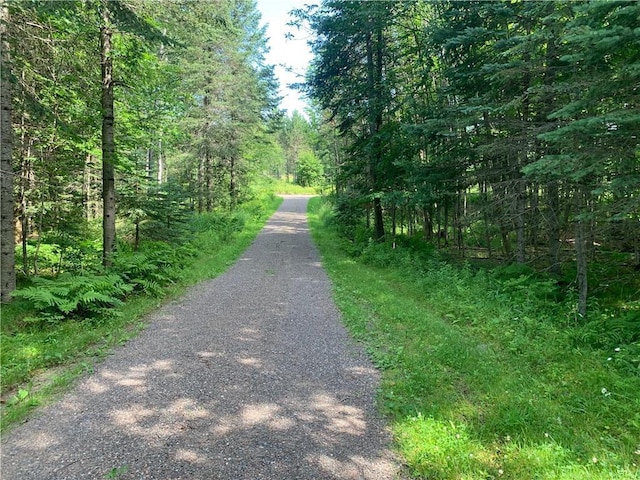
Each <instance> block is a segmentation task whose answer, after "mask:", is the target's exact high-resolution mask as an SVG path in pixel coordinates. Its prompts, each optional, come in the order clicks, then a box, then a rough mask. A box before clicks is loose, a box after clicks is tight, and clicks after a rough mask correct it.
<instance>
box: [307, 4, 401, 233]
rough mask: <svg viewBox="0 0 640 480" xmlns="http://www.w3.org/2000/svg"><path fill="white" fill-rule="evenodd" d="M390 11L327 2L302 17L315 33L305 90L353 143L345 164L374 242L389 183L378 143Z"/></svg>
mask: <svg viewBox="0 0 640 480" xmlns="http://www.w3.org/2000/svg"><path fill="white" fill-rule="evenodd" d="M393 9H394V3H393V2H368V3H361V2H333V1H329V2H326V3H325V4H323V6H322V7H321V8H320V10H318V11H316V12H313V13H312V14H310V15H308V16H307V17H306V18H307V20H308V21H309V22H310V23H311V26H312V27H313V28H314V30H315V31H316V33H317V40H316V41H315V42H314V44H313V51H314V53H315V55H316V57H315V60H314V62H313V66H312V68H311V75H310V76H309V78H308V81H307V84H308V88H309V89H310V91H311V94H312V95H313V96H314V97H315V98H316V99H317V100H318V101H319V103H320V105H321V106H322V108H324V109H326V110H327V111H329V112H330V115H331V117H332V119H336V120H337V122H338V125H339V128H340V130H341V132H342V134H343V135H347V134H349V135H353V136H355V138H356V139H357V140H356V141H355V142H354V143H353V150H352V153H351V156H352V160H351V162H350V164H351V167H353V168H354V173H355V171H358V175H359V177H360V179H362V180H363V183H362V184H361V185H359V186H358V187H357V188H358V189H359V190H360V192H361V193H362V194H363V195H367V196H369V197H370V200H371V203H372V204H373V211H374V225H375V227H374V237H375V238H376V239H377V240H383V239H384V235H385V228H384V218H383V210H382V192H383V191H384V190H385V189H386V187H387V184H386V183H387V182H386V181H387V180H388V179H389V178H390V177H391V175H389V173H390V171H389V167H390V166H391V165H390V164H389V163H388V162H386V161H385V160H388V159H389V157H385V155H384V140H383V137H384V136H385V132H384V129H385V126H386V121H387V120H388V118H389V117H390V114H391V112H392V111H393V108H394V107H393V105H394V103H393V91H392V87H391V83H392V77H391V76H390V75H389V73H390V72H392V71H393V70H392V67H391V65H389V64H390V62H391V60H392V58H393V55H392V54H391V50H390V45H391V41H390V40H389V39H388V38H387V37H388V35H389V25H390V22H391V20H392V18H393ZM300 15H303V14H302V13H300ZM303 16H304V15H303ZM354 178H355V176H354Z"/></svg>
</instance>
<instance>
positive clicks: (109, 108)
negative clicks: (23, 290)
mask: <svg viewBox="0 0 640 480" xmlns="http://www.w3.org/2000/svg"><path fill="white" fill-rule="evenodd" d="M2 15H3V17H2V29H3V37H2V38H3V39H2V42H3V49H2V52H3V68H2V75H3V76H2V82H3V83H2V92H3V96H2V112H3V116H2V119H3V130H2V131H3V134H2V145H3V150H2V168H1V170H2V182H3V183H2V188H3V194H2V199H3V210H2V212H3V213H2V219H3V222H2V225H3V234H2V235H3V236H2V239H3V242H2V246H3V251H2V258H3V262H2V266H3V271H2V279H3V280H2V299H3V301H8V300H10V298H11V297H10V292H11V291H12V290H13V289H14V287H15V284H16V278H17V279H18V284H19V285H20V281H22V280H25V279H28V278H31V277H38V276H42V275H44V276H52V275H54V276H57V275H59V274H61V273H63V272H79V271H83V270H86V269H87V268H88V269H95V268H97V267H99V266H100V265H103V266H104V267H110V266H111V264H112V263H114V262H116V263H117V258H116V257H117V255H116V254H115V252H116V251H117V250H118V244H119V243H121V245H120V250H122V249H123V248H125V245H126V246H128V247H130V248H132V249H133V250H135V251H137V250H138V249H139V247H140V243H141V242H143V241H145V240H150V241H153V240H155V241H166V240H169V239H172V238H175V237H176V232H177V231H179V230H180V225H182V224H184V220H185V218H186V217H187V216H188V215H189V214H190V213H191V212H198V213H202V212H211V211H213V210H216V209H227V210H233V209H234V208H235V206H236V205H238V204H241V203H242V202H245V201H247V200H249V199H251V198H252V196H253V193H252V190H251V182H252V181H253V180H255V179H257V178H266V177H264V175H265V174H268V175H270V177H273V178H284V177H285V176H286V178H288V179H290V180H293V179H295V181H296V183H299V184H301V185H307V186H308V185H310V184H311V183H316V182H317V180H318V179H319V177H320V175H321V171H322V170H321V163H320V161H319V160H318V159H317V158H316V156H315V153H314V149H313V148H312V145H313V144H314V143H316V142H317V140H316V139H315V138H314V135H313V134H312V129H311V126H310V124H309V122H308V121H307V120H306V118H304V117H303V116H302V115H300V114H299V113H297V112H294V113H293V115H291V116H287V115H284V113H283V112H282V111H279V110H278V98H277V89H278V84H277V80H276V78H275V77H274V75H273V66H269V65H266V64H265V61H264V54H265V52H266V49H267V44H266V37H265V33H264V26H261V25H260V14H259V12H258V11H257V10H256V7H255V5H254V2H251V1H231V0H229V1H226V0H221V1H215V2H188V1H186V2H175V1H166V2H148V1H132V2H119V1H113V2H111V1H102V2H101V1H89V2H85V1H65V2H51V1H15V2H5V3H4V4H3V9H2ZM299 157H300V158H301V160H300V162H299V168H300V171H298V170H297V169H298V158H299ZM12 219H13V220H12ZM116 230H118V235H117V236H116ZM14 239H15V242H14ZM14 243H15V244H16V245H17V246H18V248H17V249H16V250H15V257H14V256H13V255H14V248H13V246H14ZM125 249H126V248H125Z"/></svg>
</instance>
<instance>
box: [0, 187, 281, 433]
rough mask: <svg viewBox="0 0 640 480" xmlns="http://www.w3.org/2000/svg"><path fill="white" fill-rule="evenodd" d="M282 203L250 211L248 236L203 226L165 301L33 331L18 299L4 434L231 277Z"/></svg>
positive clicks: (7, 351) (4, 343) (0, 354)
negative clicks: (160, 316)
mask: <svg viewBox="0 0 640 480" xmlns="http://www.w3.org/2000/svg"><path fill="white" fill-rule="evenodd" d="M281 201H282V199H281V198H277V197H275V196H264V197H262V200H261V201H253V202H251V203H249V204H247V205H244V206H243V207H242V208H241V210H240V212H238V213H236V214H235V216H234V217H233V221H235V222H236V223H238V225H242V227H241V229H240V230H233V229H230V228H226V226H224V227H225V228H222V227H221V226H220V218H214V216H213V215H209V214H204V215H202V216H200V217H198V218H196V221H197V222H200V225H196V227H198V228H197V231H198V233H197V234H196V237H195V238H194V239H193V247H194V251H195V252H197V254H196V256H194V257H192V258H191V259H190V262H189V264H188V265H187V266H186V267H185V268H183V269H182V274H181V275H180V277H179V279H178V280H177V281H176V282H174V283H172V284H170V285H169V286H167V287H164V288H163V294H162V295H161V297H152V296H134V297H130V298H128V299H127V301H126V302H125V303H124V305H122V306H121V307H119V308H118V309H117V314H116V315H110V316H108V317H105V318H101V317H98V318H95V319H91V320H67V321H63V322H57V323H52V324H47V323H44V324H43V323H38V324H32V323H29V322H25V321H24V319H25V318H26V317H28V316H29V315H31V314H32V313H33V312H32V309H31V305H30V304H29V303H28V302H26V301H25V300H23V299H15V300H14V301H13V302H12V303H11V304H8V305H3V306H2V310H1V315H2V328H1V331H0V340H1V351H0V372H1V379H2V382H1V385H2V399H3V402H2V406H1V415H2V417H1V418H2V424H1V429H2V430H3V431H4V430H5V429H6V428H8V427H10V426H12V425H15V424H16V422H19V421H23V420H24V418H25V417H26V416H27V415H28V414H29V412H31V411H32V410H33V409H34V408H35V407H37V406H38V405H41V404H43V403H47V402H48V401H50V399H51V398H52V397H53V396H55V395H56V394H57V393H59V392H62V391H64V390H65V389H67V388H68V386H69V385H70V384H71V383H72V382H73V381H74V380H75V379H76V378H77V377H78V375H81V374H82V373H84V372H87V371H91V370H92V369H93V365H94V363H95V362H96V361H99V360H100V358H102V357H104V356H105V355H106V354H107V353H108V352H109V351H110V350H111V349H113V347H115V346H117V345H121V344H122V343H124V342H126V341H127V340H129V339H130V338H132V337H133V336H135V335H136V334H137V333H138V332H140V330H141V329H143V328H144V327H145V323H144V315H145V314H147V313H149V312H151V311H152V310H154V309H156V308H157V307H159V306H160V305H161V304H162V303H163V302H166V301H167V300H169V299H172V298H176V297H178V296H179V295H180V294H182V293H183V292H184V291H185V289H186V288H187V287H188V286H190V285H193V284H195V283H197V282H199V281H202V280H205V279H208V278H213V277H215V276H217V275H219V274H220V273H222V272H224V271H225V270H226V269H227V268H228V267H229V266H230V265H232V264H233V262H234V261H235V260H236V259H237V258H238V256H239V255H240V254H241V253H242V252H243V251H244V250H245V249H246V248H247V247H248V246H249V245H250V244H251V242H252V241H253V239H254V238H255V237H256V235H257V234H258V232H259V231H260V230H261V229H262V227H263V225H264V223H265V221H266V220H267V219H268V218H269V217H270V216H271V214H272V213H273V212H274V211H275V210H276V209H277V207H278V205H279V204H280V203H281ZM216 222H217V223H216ZM238 228H240V227H238Z"/></svg>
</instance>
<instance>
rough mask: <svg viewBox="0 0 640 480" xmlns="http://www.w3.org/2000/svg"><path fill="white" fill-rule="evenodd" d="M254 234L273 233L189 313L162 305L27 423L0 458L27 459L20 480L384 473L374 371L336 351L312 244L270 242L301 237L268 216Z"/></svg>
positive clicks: (294, 221)
mask: <svg viewBox="0 0 640 480" xmlns="http://www.w3.org/2000/svg"><path fill="white" fill-rule="evenodd" d="M263 233H265V234H267V235H269V234H274V235H273V236H271V237H268V239H267V240H266V241H265V240H264V237H263V239H262V240H260V239H259V240H258V241H257V242H256V244H257V245H258V248H262V247H263V246H265V245H267V247H266V248H265V250H264V251H263V252H261V253H260V254H259V255H255V258H254V255H253V254H252V253H251V252H249V253H248V254H247V255H246V257H245V258H246V262H245V263H241V264H238V265H236V266H235V269H236V270H241V269H244V270H242V271H241V274H240V275H238V276H235V277H233V278H232V279H231V280H227V283H226V284H224V285H222V284H221V283H218V284H216V285H215V286H213V285H211V286H209V287H206V288H205V287H204V286H203V287H199V288H200V289H198V288H196V289H195V292H196V293H195V295H192V298H191V299H190V300H189V301H192V300H193V299H195V300H196V301H195V302H193V303H194V306H193V307H191V306H188V305H187V302H186V301H185V302H184V303H181V302H172V303H171V304H168V305H167V306H165V307H163V308H164V309H166V310H168V311H161V312H159V313H158V315H157V318H154V319H152V321H151V323H150V327H149V328H148V329H147V331H146V332H145V333H143V335H142V336H141V338H139V339H136V340H134V341H132V342H131V343H130V344H128V345H127V346H125V347H124V348H122V349H121V350H120V351H119V352H116V354H115V355H113V356H111V357H108V358H107V359H106V360H105V362H104V364H102V365H99V366H98V367H97V368H96V372H95V373H94V374H93V375H91V376H89V377H87V378H85V379H84V380H83V381H82V382H80V383H79V385H78V388H77V389H76V390H75V392H73V394H72V395H70V398H65V399H64V401H63V402H60V404H57V405H56V408H52V409H49V410H48V411H47V415H48V418H46V419H35V420H34V421H33V423H31V424H30V425H29V428H30V433H29V436H28V438H20V439H19V440H18V441H16V442H14V444H13V445H12V449H13V450H12V453H10V454H8V455H7V457H9V456H15V455H16V453H14V452H15V451H17V450H22V452H21V453H20V455H21V456H22V455H24V456H25V457H28V458H29V464H30V465H31V466H33V471H34V472H37V474H35V475H36V476H28V475H27V476H26V477H24V478H29V479H35V478H74V479H83V478H87V479H93V478H106V476H107V475H109V474H110V472H113V471H115V470H113V468H114V467H125V466H126V467H127V472H126V473H124V474H123V478H158V479H160V478H176V479H177V478H203V479H205V478H225V479H226V478H228V479H234V480H249V479H251V480H253V479H255V478H272V479H280V478H282V479H286V478H296V479H314V480H315V479H318V480H321V479H351V478H353V479H366V480H382V479H391V478H396V477H395V472H397V465H396V463H395V462H394V458H393V455H392V454H391V453H390V451H389V450H388V449H387V442H388V441H389V440H390V436H389V435H388V432H386V431H385V430H384V428H383V427H382V426H381V423H380V421H379V418H378V417H377V416H376V415H375V413H374V409H373V394H374V392H375V390H374V386H373V379H375V378H377V372H376V370H375V369H373V368H372V367H371V366H370V365H369V364H368V363H367V362H362V361H361V358H360V357H358V358H355V357H357V355H356V354H355V350H353V351H352V350H351V347H347V349H346V352H347V353H345V351H344V350H343V345H342V343H340V342H343V340H344V339H343V338H342V337H341V336H340V335H342V334H343V332H344V331H343V330H341V327H340V326H339V324H338V323H337V319H336V318H334V315H335V316H337V312H335V311H334V307H332V305H331V303H330V301H329V300H328V299H329V292H327V291H324V289H326V285H328V281H327V280H326V279H325V277H323V275H322V272H318V270H320V269H321V268H322V267H321V264H320V262H319V261H318V259H317V256H316V255H315V252H314V251H312V250H310V249H311V248H312V245H311V244H310V243H308V240H307V239H306V238H305V237H302V239H303V241H302V242H299V241H298V240H294V239H293V238H287V237H278V236H277V235H285V236H286V235H294V234H298V233H301V234H302V233H304V234H305V235H306V234H307V229H306V218H305V214H304V212H281V213H280V214H278V215H276V216H275V217H274V221H272V222H271V223H270V225H268V226H267V227H266V228H265V230H264V232H263ZM261 241H262V242H263V243H262V244H260V242H261ZM256 244H254V245H256ZM289 246H291V247H295V248H291V249H289ZM272 250H273V252H272ZM264 252H267V255H266V261H265V260H260V262H261V263H259V264H257V265H254V264H253V262H254V261H256V260H257V259H262V258H263V257H264ZM232 272H233V269H232ZM221 280H224V279H221ZM307 289H308V290H307ZM145 336H146V338H145ZM151 338H152V339H153V340H151ZM336 339H337V340H336ZM334 341H335V344H334ZM352 354H353V355H355V357H351V355H352ZM50 425H55V427H54V428H55V430H54V432H53V433H49V429H50ZM54 463H55V465H53V464H54ZM16 465H17V464H16ZM107 466H108V467H107ZM16 468H17V467H16ZM30 468H31V467H30ZM60 469H64V473H63V474H58V472H59V470H60ZM91 469H93V470H91ZM14 471H19V470H14ZM43 472H44V473H43ZM8 478H9V477H8ZM12 478H13V477H12Z"/></svg>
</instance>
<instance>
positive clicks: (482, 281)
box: [310, 199, 640, 480]
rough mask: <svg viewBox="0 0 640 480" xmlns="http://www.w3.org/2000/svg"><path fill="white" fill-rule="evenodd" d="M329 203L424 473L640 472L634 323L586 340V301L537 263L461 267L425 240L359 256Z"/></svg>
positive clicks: (387, 398)
mask: <svg viewBox="0 0 640 480" xmlns="http://www.w3.org/2000/svg"><path fill="white" fill-rule="evenodd" d="M327 209H328V207H327V206H326V204H324V205H323V201H322V200H321V199H313V200H312V202H311V204H310V214H311V215H310V223H311V227H312V232H313V235H314V238H315V240H316V242H317V244H318V246H319V248H320V250H321V253H322V255H323V261H324V264H325V265H326V268H327V270H328V272H329V275H330V277H331V279H332V281H333V283H334V293H335V297H336V301H337V303H338V305H339V307H340V309H341V311H342V313H343V318H344V321H345V323H346V324H347V326H348V328H349V329H350V330H351V331H352V332H353V334H354V335H355V336H356V337H357V338H358V339H359V340H360V341H362V342H364V343H365V345H366V347H367V350H368V351H369V352H370V354H371V357H372V359H373V360H374V361H375V362H376V363H377V364H378V365H379V367H380V368H381V370H382V385H381V390H380V396H379V402H380V405H381V407H382V408H383V409H384V411H386V412H387V414H388V415H389V416H390V418H391V420H392V428H393V431H394V435H395V439H396V442H397V445H398V447H399V449H400V452H401V454H402V455H403V457H404V459H405V461H406V463H407V465H408V468H409V470H410V471H411V472H412V473H413V475H415V477H416V478H439V479H459V478H468V479H478V480H479V479H485V478H509V479H513V480H519V479H522V478H562V479H564V478H566V479H567V480H568V479H572V480H577V479H580V480H587V479H588V480H596V479H597V480H604V479H607V480H610V479H613V478H616V479H626V480H632V479H635V478H637V475H638V473H639V471H638V466H637V449H638V443H637V439H638V438H640V416H639V415H638V412H639V411H640V409H639V407H640V405H639V404H638V398H637V395H636V392H637V391H638V390H639V389H640V375H638V373H639V371H638V369H637V365H638V363H637V359H638V349H637V348H638V345H637V342H635V341H631V342H630V343H618V344H617V345H616V346H615V347H609V346H604V345H605V344H610V342H613V341H615V339H617V341H621V339H622V338H621V337H620V330H621V329H624V330H625V331H626V332H627V336H626V339H630V338H635V337H633V335H634V334H632V332H633V331H634V327H632V326H631V325H628V326H626V327H624V326H622V325H621V326H620V327H619V329H620V330H618V331H617V332H616V331H609V332H607V329H605V328H598V329H597V330H596V331H595V332H594V335H593V336H592V337H590V338H582V339H581V340H580V341H579V342H576V338H575V336H576V335H579V334H580V333H581V332H582V333H583V332H585V331H586V329H585V328H586V327H585V325H584V324H581V323H579V322H576V321H575V311H574V306H573V304H572V302H571V301H567V299H566V297H564V295H563V294H562V291H560V292H559V291H558V290H560V288H561V287H560V286H558V285H556V284H555V283H554V282H552V281H551V280H550V279H549V278H545V276H544V275H540V274H537V273H535V272H534V271H532V269H531V268H527V267H523V266H515V265H514V266H509V267H501V268H498V269H496V270H494V271H490V270H487V269H484V268H471V266H469V265H456V264H452V263H449V262H447V261H444V260H443V258H442V256H441V255H438V254H437V252H435V250H434V248H433V246H427V247H425V248H424V250H423V249H421V248H419V247H418V248H416V249H415V250H414V248H413V245H412V243H413V242H416V243H417V242H418V240H415V239H413V240H408V241H406V242H404V241H401V242H399V243H398V245H396V248H393V245H392V244H391V242H387V243H385V244H380V243H374V244H370V245H367V246H366V247H365V249H364V250H362V252H363V253H362V254H361V255H360V256H354V255H353V254H352V252H351V249H345V246H346V245H348V243H347V242H346V241H345V240H344V239H342V238H340V237H339V236H338V235H337V234H336V231H335V229H334V228H333V226H332V225H331V224H330V223H329V224H327V223H326V222H321V221H320V220H321V219H320V217H319V215H320V214H322V213H323V212H326V211H327ZM325 215H326V213H325ZM420 242H422V244H424V242H423V241H420ZM636 307H637V306H636V305H635V304H633V303H630V304H628V305H626V306H625V308H624V309H618V310H616V311H615V312H614V311H613V310H610V311H608V312H604V311H599V312H598V317H599V318H600V316H602V317H601V321H605V313H606V315H608V316H610V317H611V318H612V319H614V318H615V319H626V318H627V317H626V315H627V314H628V313H629V312H632V313H635V312H637V310H634V309H635V308H636ZM592 316H593V317H594V318H595V317H596V315H595V314H594V315H592ZM628 319H629V320H631V322H629V323H632V321H633V316H630V317H628ZM594 322H595V320H594ZM599 335H603V336H604V337H605V339H596V337H598V336H599ZM603 342H604V343H603Z"/></svg>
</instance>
